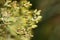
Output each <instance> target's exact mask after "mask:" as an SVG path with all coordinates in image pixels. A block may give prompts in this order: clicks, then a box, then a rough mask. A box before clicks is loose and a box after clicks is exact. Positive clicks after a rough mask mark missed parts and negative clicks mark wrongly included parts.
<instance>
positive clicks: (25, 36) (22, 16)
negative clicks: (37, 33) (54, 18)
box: [0, 0, 42, 40]
mask: <svg viewBox="0 0 60 40" xmlns="http://www.w3.org/2000/svg"><path fill="white" fill-rule="evenodd" d="M31 6H32V4H30V2H28V1H27V0H21V1H20V3H17V1H13V2H12V1H7V2H6V3H5V4H4V7H3V8H0V15H1V17H0V22H2V23H0V30H1V31H0V35H1V36H0V40H5V39H6V40H9V39H14V40H30V38H31V37H33V35H32V29H33V28H36V27H37V25H36V23H38V22H39V21H40V19H41V18H42V17H41V16H40V12H41V10H39V11H37V10H30V9H29V8H30V7H31ZM3 35H4V36H3ZM11 36H13V37H14V38H11ZM3 37H4V38H5V39H4V38H3Z"/></svg>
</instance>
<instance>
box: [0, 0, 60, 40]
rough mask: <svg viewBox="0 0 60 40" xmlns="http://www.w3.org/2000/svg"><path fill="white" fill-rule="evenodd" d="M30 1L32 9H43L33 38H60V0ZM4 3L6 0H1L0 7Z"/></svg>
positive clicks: (34, 39) (58, 39) (53, 39)
mask: <svg viewBox="0 0 60 40" xmlns="http://www.w3.org/2000/svg"><path fill="white" fill-rule="evenodd" d="M17 1H19V0H17ZM29 1H30V2H31V3H32V8H31V9H38V10H42V11H41V16H42V20H41V21H40V22H39V23H38V24H37V25H38V27H37V28H35V29H33V32H34V37H33V38H32V39H31V40H60V0H29ZM4 3H5V0H0V7H3V4H4Z"/></svg>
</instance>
